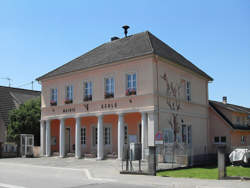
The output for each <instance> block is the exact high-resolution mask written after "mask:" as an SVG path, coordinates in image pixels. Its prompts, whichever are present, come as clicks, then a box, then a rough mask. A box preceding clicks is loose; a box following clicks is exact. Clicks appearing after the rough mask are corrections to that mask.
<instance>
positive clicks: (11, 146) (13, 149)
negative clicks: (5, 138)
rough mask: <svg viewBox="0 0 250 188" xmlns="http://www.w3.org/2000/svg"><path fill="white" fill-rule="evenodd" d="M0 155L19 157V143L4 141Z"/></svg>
mask: <svg viewBox="0 0 250 188" xmlns="http://www.w3.org/2000/svg"><path fill="white" fill-rule="evenodd" d="M0 156H1V157H3V158H8V157H17V145H16V144H15V143H3V144H2V145H1V149H0Z"/></svg>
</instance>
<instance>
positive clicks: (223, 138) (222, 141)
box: [214, 136, 227, 144]
mask: <svg viewBox="0 0 250 188" xmlns="http://www.w3.org/2000/svg"><path fill="white" fill-rule="evenodd" d="M226 142H227V137H226V136H215V137H214V143H215V144H225V143H226Z"/></svg>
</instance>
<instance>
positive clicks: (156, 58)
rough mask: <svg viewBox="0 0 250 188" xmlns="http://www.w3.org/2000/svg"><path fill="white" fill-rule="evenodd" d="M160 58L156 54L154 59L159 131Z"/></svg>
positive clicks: (158, 126)
mask: <svg viewBox="0 0 250 188" xmlns="http://www.w3.org/2000/svg"><path fill="white" fill-rule="evenodd" d="M158 59H159V56H158V55H155V56H154V60H155V65H156V76H157V79H156V87H157V130H158V131H159V130H160V106H159V103H160V95H159V69H158V68H159V66H158Z"/></svg>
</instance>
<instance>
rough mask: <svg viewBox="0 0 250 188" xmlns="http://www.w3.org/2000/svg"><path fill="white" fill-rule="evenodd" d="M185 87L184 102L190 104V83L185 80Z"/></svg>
mask: <svg viewBox="0 0 250 188" xmlns="http://www.w3.org/2000/svg"><path fill="white" fill-rule="evenodd" d="M185 86H186V89H185V91H186V100H187V101H188V102H190V101H191V100H192V97H191V82H190V81H189V80H186V84H185Z"/></svg>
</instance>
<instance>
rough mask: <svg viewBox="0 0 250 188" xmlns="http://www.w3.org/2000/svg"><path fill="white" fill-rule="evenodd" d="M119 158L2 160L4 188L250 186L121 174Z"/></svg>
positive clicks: (1, 183)
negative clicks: (98, 159)
mask: <svg viewBox="0 0 250 188" xmlns="http://www.w3.org/2000/svg"><path fill="white" fill-rule="evenodd" d="M119 170H120V162H119V161H118V160H105V161H96V160H95V159H75V158H73V157H72V158H64V159H61V158H57V157H50V158H30V159H29V158H27V159H26V158H14V159H0V188H1V187H5V188H30V187H36V188H40V187H41V188H42V187H43V188H44V187H46V188H47V187H53V188H54V187H55V188H57V187H72V188H81V187H92V188H95V187H110V188H112V187H119V188H123V187H124V188H125V187H129V188H134V187H145V188H147V187H171V188H174V187H188V188H189V187H190V188H208V187H214V188H223V187H227V188H228V187H237V188H241V187H242V188H243V187H246V188H249V187H250V181H239V180H234V181H232V180H223V181H219V180H199V179H185V178H163V177H153V176H141V175H120V174H119Z"/></svg>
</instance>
